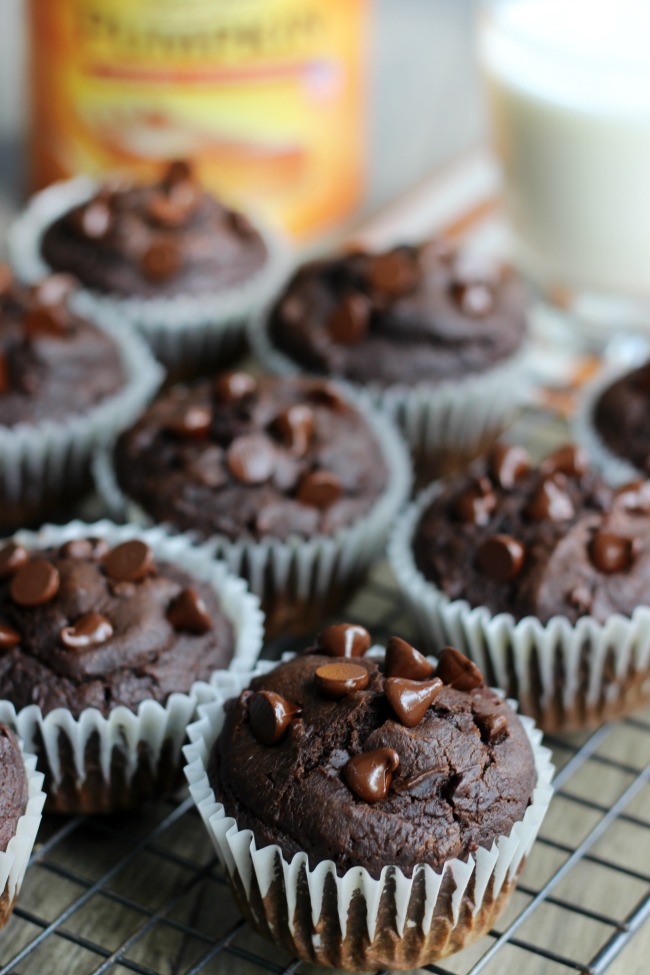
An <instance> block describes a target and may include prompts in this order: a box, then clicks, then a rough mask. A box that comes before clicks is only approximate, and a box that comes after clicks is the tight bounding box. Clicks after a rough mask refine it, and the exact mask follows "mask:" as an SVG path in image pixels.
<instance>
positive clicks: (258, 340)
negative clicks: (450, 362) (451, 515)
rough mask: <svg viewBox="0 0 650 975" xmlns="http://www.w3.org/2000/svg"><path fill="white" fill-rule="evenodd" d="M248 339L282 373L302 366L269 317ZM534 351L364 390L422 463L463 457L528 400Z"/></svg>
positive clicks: (254, 324)
mask: <svg viewBox="0 0 650 975" xmlns="http://www.w3.org/2000/svg"><path fill="white" fill-rule="evenodd" d="M248 340H249V344H250V346H251V348H252V350H253V353H254V354H255V356H256V357H257V359H258V360H259V361H260V362H261V363H262V364H263V366H264V367H265V368H266V369H268V370H269V371H270V372H274V373H276V374H277V375H280V376H287V375H293V374H295V373H299V372H301V371H302V370H301V369H300V367H299V365H298V364H297V363H296V362H294V361H293V360H292V359H291V358H289V356H286V355H284V353H282V352H281V351H279V350H278V349H277V348H275V346H273V344H272V343H271V340H270V337H269V334H268V328H267V317H266V316H265V315H264V314H262V315H258V316H257V317H256V318H254V319H252V320H251V322H250V324H249V327H248ZM530 365H531V352H530V349H529V348H528V346H527V345H524V346H523V347H522V348H521V349H520V350H519V351H518V352H516V353H515V354H513V355H512V356H509V357H508V358H507V359H504V360H502V361H501V362H500V363H497V364H495V365H494V366H492V367H491V368H490V369H487V370H485V371H484V372H477V373H470V374H468V375H467V376H466V377H465V378H457V379H450V380H448V381H443V382H437V383H435V384H430V385H429V384H426V383H413V384H411V385H400V384H395V385H392V386H388V387H384V386H381V385H379V384H374V383H370V384H368V385H366V386H364V387H363V389H364V390H365V391H366V392H367V393H368V394H369V395H370V396H371V397H372V400H373V402H374V403H375V404H376V405H377V406H379V407H380V408H381V409H383V410H385V411H386V412H387V413H388V414H389V415H390V416H392V417H393V419H394V420H395V421H396V422H397V424H398V425H399V428H400V429H401V430H402V432H403V433H404V435H405V437H406V439H407V441H408V443H409V446H410V447H411V449H412V451H413V453H414V454H415V456H416V458H418V459H419V461H420V463H424V464H425V465H426V463H427V462H428V461H429V460H434V459H435V456H436V454H439V453H441V452H444V453H445V454H447V453H451V454H453V455H459V456H461V457H465V456H468V455H473V454H474V453H475V452H477V451H479V450H480V449H481V448H482V447H484V445H486V444H488V443H489V442H491V441H492V440H494V439H495V438H496V437H497V436H498V435H499V434H501V433H502V432H503V431H504V430H505V429H506V428H507V427H508V426H509V425H510V424H511V423H512V421H513V420H514V418H515V417H516V415H517V413H518V412H519V411H520V410H521V409H522V408H523V407H524V406H525V405H526V403H527V402H529V401H530V397H531V392H530V388H531V383H532V382H533V379H532V374H531V371H530Z"/></svg>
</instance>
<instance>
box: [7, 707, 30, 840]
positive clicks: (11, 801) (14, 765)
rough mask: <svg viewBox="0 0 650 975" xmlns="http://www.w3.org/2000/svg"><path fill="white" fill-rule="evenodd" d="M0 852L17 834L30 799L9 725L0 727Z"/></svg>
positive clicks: (24, 773)
mask: <svg viewBox="0 0 650 975" xmlns="http://www.w3.org/2000/svg"><path fill="white" fill-rule="evenodd" d="M0 776H1V777H2V789H1V790H0V851H1V852H2V853H4V852H5V850H6V849H7V847H8V845H9V840H10V839H11V838H12V836H15V835H16V829H17V827H18V820H19V819H20V817H21V816H23V815H24V813H25V809H26V808H27V799H28V798H29V786H28V783H27V772H26V771H25V763H24V761H23V756H22V752H21V751H20V746H19V744H18V739H17V738H16V736H15V735H14V733H13V731H11V730H10V729H9V728H8V727H7V726H6V725H4V724H0Z"/></svg>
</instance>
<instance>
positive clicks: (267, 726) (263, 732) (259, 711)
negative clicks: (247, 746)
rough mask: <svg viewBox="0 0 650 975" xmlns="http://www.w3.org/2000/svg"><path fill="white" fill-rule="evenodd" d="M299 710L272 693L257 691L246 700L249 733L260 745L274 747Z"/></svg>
mask: <svg viewBox="0 0 650 975" xmlns="http://www.w3.org/2000/svg"><path fill="white" fill-rule="evenodd" d="M298 714H300V708H299V707H297V705H295V704H292V703H291V701H287V700H286V698H284V697H282V696H281V695H280V694H275V693H274V692H273V691H259V692H258V693H254V694H252V695H251V696H250V697H249V698H248V717H249V720H250V725H251V731H252V732H253V734H254V735H255V737H256V738H257V740H258V741H259V742H260V744H262V745H275V744H276V743H277V742H279V741H280V739H281V738H282V736H283V735H284V733H285V731H286V730H287V728H288V727H289V724H290V723H291V720H292V718H294V717H295V716H296V715H298Z"/></svg>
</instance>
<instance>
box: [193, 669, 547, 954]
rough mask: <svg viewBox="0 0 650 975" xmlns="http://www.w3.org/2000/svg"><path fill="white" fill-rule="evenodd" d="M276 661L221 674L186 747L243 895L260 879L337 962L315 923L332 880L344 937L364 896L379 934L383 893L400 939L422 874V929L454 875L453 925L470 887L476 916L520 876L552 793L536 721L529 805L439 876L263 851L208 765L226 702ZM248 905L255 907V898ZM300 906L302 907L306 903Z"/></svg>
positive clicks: (202, 802) (305, 936) (200, 795)
mask: <svg viewBox="0 0 650 975" xmlns="http://www.w3.org/2000/svg"><path fill="white" fill-rule="evenodd" d="M274 666H276V664H274V663H271V662H262V663H260V665H258V667H257V668H256V669H255V670H254V671H253V672H252V673H250V674H248V675H246V674H225V675H220V676H219V678H218V679H217V680H216V681H215V683H214V685H213V693H214V700H212V701H210V702H206V703H204V704H202V705H201V706H200V707H199V718H198V720H197V721H196V722H194V723H193V724H191V725H190V727H189V728H188V736H189V739H190V744H189V745H186V746H185V749H184V751H185V757H186V759H187V763H188V764H187V766H186V768H185V775H186V776H187V780H188V782H189V784H190V792H191V794H192V797H193V799H194V801H195V803H196V805H197V808H198V810H199V813H200V814H201V818H202V819H203V822H204V824H205V826H206V829H207V830H208V833H209V835H210V838H211V840H212V843H213V845H214V847H215V850H216V852H217V855H218V857H219V860H220V861H221V863H222V864H223V866H224V867H225V869H226V871H227V872H228V875H229V877H230V879H231V881H232V882H233V883H234V884H235V886H236V887H237V888H239V889H240V890H242V891H243V892H244V894H245V896H246V898H249V897H250V894H251V890H252V888H253V886H254V884H255V885H256V886H257V888H258V889H259V891H260V894H261V897H262V899H263V900H265V899H266V898H271V900H272V901H273V902H274V903H273V904H271V906H270V909H269V911H268V913H269V914H270V915H272V916H273V917H278V916H280V917H283V916H286V917H287V921H288V927H289V930H290V932H291V935H292V936H293V937H297V939H298V940H299V941H300V943H302V944H305V943H307V944H310V943H311V944H312V945H313V948H314V956H315V957H317V959H318V960H319V961H321V962H325V963H326V964H328V963H330V964H335V963H336V959H330V960H328V959H327V958H323V957H321V955H320V954H319V949H320V948H321V942H320V938H319V934H318V933H317V927H318V925H319V922H321V923H322V922H323V921H327V918H326V917H324V916H323V907H324V903H327V902H326V900H325V886H326V883H327V884H328V885H329V884H331V883H332V882H333V883H334V885H335V887H336V911H337V920H338V924H339V926H340V930H341V938H342V939H344V938H345V937H346V934H347V928H348V916H349V912H350V908H351V905H352V902H353V899H355V898H356V897H357V896H358V895H359V894H360V895H362V896H363V899H364V901H365V908H366V927H367V935H368V939H369V941H370V942H371V943H372V942H373V941H374V940H375V937H376V935H377V934H378V928H377V919H378V910H379V906H380V903H381V901H382V897H384V896H385V895H387V896H389V897H390V898H392V899H393V900H394V916H393V917H392V918H391V922H392V923H391V926H392V927H394V929H395V931H396V933H397V936H398V937H399V938H403V937H404V935H405V933H406V932H407V930H408V928H409V927H411V926H413V912H412V910H411V909H410V908H412V897H413V896H414V894H415V890H416V888H417V887H419V886H420V884H421V879H422V878H423V879H424V885H425V890H426V898H425V901H424V907H423V910H421V911H420V912H419V917H418V921H417V922H416V923H417V924H419V926H420V928H421V930H422V932H423V933H424V934H426V932H427V931H428V929H429V928H430V926H431V923H432V919H433V917H434V912H437V913H436V918H438V917H439V916H440V909H441V905H440V904H439V903H438V900H439V895H440V892H441V888H442V886H443V883H444V882H445V881H446V880H448V879H449V877H451V878H452V879H453V894H452V896H451V900H450V904H449V906H448V907H447V908H445V914H444V915H443V919H444V917H445V916H446V920H447V922H448V924H449V925H450V926H451V927H452V928H453V927H454V926H455V925H456V924H457V923H458V921H459V917H460V914H461V908H463V907H465V906H467V903H465V904H464V898H465V894H466V892H468V886H469V885H470V884H471V888H472V890H471V902H469V907H470V910H471V913H472V914H473V915H477V913H478V912H480V910H481V908H482V906H483V901H484V898H485V895H486V891H487V890H488V885H490V883H491V894H492V896H493V898H494V899H496V898H497V897H498V895H499V893H500V892H501V889H502V887H503V885H504V883H510V882H512V881H514V878H515V877H516V875H517V873H518V872H519V870H520V868H521V866H522V864H523V861H524V860H525V858H526V856H527V855H528V853H529V852H530V849H531V847H532V845H533V842H534V840H535V838H536V836H537V833H538V830H539V828H540V826H541V823H542V820H543V818H544V815H545V813H546V810H547V808H548V804H549V802H550V799H551V796H552V794H553V789H552V786H551V780H552V777H553V766H552V764H551V753H550V752H549V750H548V749H547V748H543V747H542V746H541V744H540V743H541V732H540V731H539V730H538V729H536V728H535V726H534V723H533V722H532V720H531V719H530V718H521V721H522V724H523V726H524V729H525V731H526V735H527V737H528V740H529V742H530V744H531V747H532V750H533V755H534V759H535V767H536V769H537V784H536V787H535V790H534V793H533V796H532V800H531V804H530V805H529V807H528V809H527V810H526V812H525V814H524V816H523V818H522V819H521V821H519V822H517V823H515V824H514V825H513V827H512V830H511V831H510V833H509V834H508V835H507V836H499V837H498V838H497V839H496V840H495V841H494V843H493V844H492V846H491V847H490V849H483V848H480V849H479V850H478V851H477V852H476V854H475V856H469V857H468V859H467V861H463V860H460V859H453V860H449V861H448V862H447V863H446V864H445V865H444V868H443V870H442V871H441V872H440V873H437V872H436V871H435V870H433V868H432V867H430V866H428V865H427V864H417V865H415V866H414V869H413V873H412V876H411V877H407V876H405V875H404V873H403V872H402V870H401V869H400V868H399V867H397V866H386V867H384V869H383V870H382V872H381V875H380V877H379V879H374V878H373V877H371V876H370V874H369V873H368V871H367V870H365V869H364V868H363V867H353V868H350V869H349V870H347V871H346V872H345V873H344V874H343V875H342V876H339V875H338V874H337V871H336V864H335V863H334V861H332V860H325V861H323V862H322V863H319V864H318V865H317V866H316V867H315V868H313V869H311V868H310V867H309V863H308V858H307V855H306V854H305V853H298V854H296V855H295V856H294V857H293V859H292V860H291V862H289V861H287V860H286V859H285V857H284V856H283V854H282V850H281V848H280V847H279V846H276V845H273V846H266V847H263V848H261V849H258V847H257V844H256V842H255V837H254V835H253V833H252V831H251V830H248V829H239V828H238V826H237V822H236V820H235V819H233V818H232V817H230V816H227V815H226V812H225V810H224V807H223V806H222V804H221V803H220V802H218V801H217V800H216V798H215V795H214V791H213V789H212V786H211V785H210V781H209V778H208V774H207V767H208V762H209V757H210V753H211V751H212V747H213V745H214V742H215V741H216V739H217V737H218V735H219V733H220V731H221V729H222V727H223V722H224V717H225V712H224V704H225V702H226V700H227V699H228V698H230V697H236V696H238V695H239V694H240V693H241V692H242V691H243V690H245V689H246V688H247V687H248V686H249V685H250V682H251V680H252V679H253V678H254V677H257V676H259V675H261V674H265V673H268V671H269V670H271V669H272V668H273V667H274ZM511 703H513V702H511ZM514 706H515V707H516V705H514ZM333 813H335V810H333ZM302 878H305V879H306V884H307V889H308V892H309V902H310V907H311V912H310V914H311V924H308V925H307V926H306V930H305V925H304V914H305V911H304V910H303V911H300V912H297V911H296V907H297V905H299V904H300V902H301V900H303V901H304V896H305V893H304V886H301V884H302ZM278 880H279V881H280V883H279V884H278V883H277V881H278ZM445 886H447V885H446V884H445ZM249 906H250V907H251V910H254V909H253V907H252V905H250V902H249ZM302 906H303V908H304V906H305V905H304V903H303V904H302ZM325 910H327V908H325ZM267 922H268V918H267ZM429 960H433V959H431V958H430V959H429ZM370 967H372V966H370ZM375 967H376V965H375Z"/></svg>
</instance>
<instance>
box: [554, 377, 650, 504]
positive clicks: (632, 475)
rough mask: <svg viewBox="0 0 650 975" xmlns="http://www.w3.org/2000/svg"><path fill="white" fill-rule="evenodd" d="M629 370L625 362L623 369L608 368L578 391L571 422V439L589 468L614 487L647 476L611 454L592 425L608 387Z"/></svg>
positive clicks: (621, 458)
mask: <svg viewBox="0 0 650 975" xmlns="http://www.w3.org/2000/svg"><path fill="white" fill-rule="evenodd" d="M632 368H633V366H630V364H629V363H628V364H627V365H625V366H620V365H619V366H617V367H610V368H606V369H603V370H602V372H599V373H598V375H597V376H596V377H595V378H594V379H593V380H592V381H591V382H590V383H587V384H586V385H585V387H584V388H583V390H582V391H581V395H580V399H579V401H578V405H577V408H576V411H575V413H574V415H573V417H572V419H571V428H572V432H573V437H574V439H575V440H576V442H577V443H579V444H581V445H582V446H583V447H584V448H585V449H586V451H587V453H588V454H589V460H590V462H591V464H592V466H593V467H595V468H596V469H597V470H598V471H599V472H600V473H601V474H602V476H603V478H604V479H605V480H606V481H607V482H608V483H609V484H612V485H614V487H618V486H620V485H621V484H626V483H627V482H628V481H638V479H639V478H640V477H645V476H646V475H645V474H644V473H643V471H640V470H638V469H637V468H636V467H635V466H634V464H632V463H631V462H630V461H628V460H625V459H624V458H623V457H618V456H617V455H616V454H614V453H612V451H611V450H610V449H609V447H608V446H607V445H606V443H605V441H604V440H603V439H602V438H601V436H600V434H599V433H598V430H597V429H596V427H595V425H594V411H595V409H596V404H597V403H598V400H599V399H600V397H601V396H602V394H603V393H604V392H605V390H606V389H607V388H608V386H611V385H612V383H615V382H616V381H617V380H618V379H621V378H622V377H623V376H625V375H627V373H628V372H630V370H631V369H632Z"/></svg>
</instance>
